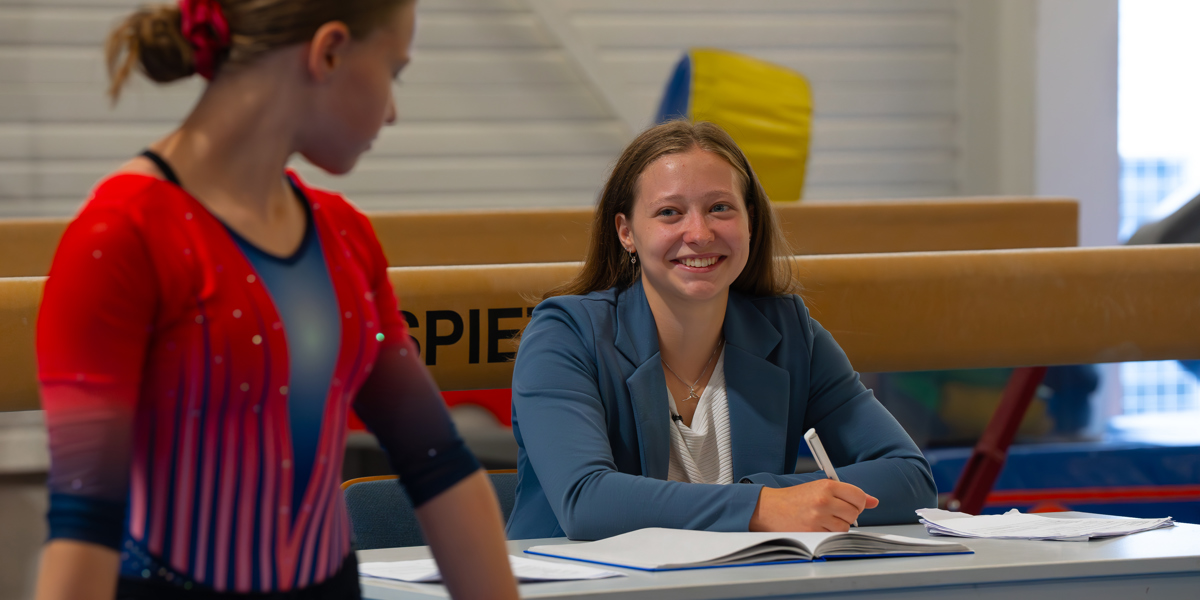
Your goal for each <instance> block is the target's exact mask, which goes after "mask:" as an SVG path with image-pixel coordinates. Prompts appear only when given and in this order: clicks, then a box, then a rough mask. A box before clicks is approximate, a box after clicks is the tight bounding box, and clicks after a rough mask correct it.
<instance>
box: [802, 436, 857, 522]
mask: <svg viewBox="0 0 1200 600" xmlns="http://www.w3.org/2000/svg"><path fill="white" fill-rule="evenodd" d="M804 443H806V444H808V450H809V452H812V455H813V458H814V459H816V461H817V466H818V467H820V468H821V470H822V471H825V476H826V477H828V478H830V479H832V480H834V481H841V479H838V476H837V471H834V470H833V462H832V461H830V460H829V455H828V454H825V446H822V445H821V438H819V437H817V430H816V429H809V430H808V432H806V433H805V434H804ZM854 526H855V527H858V519H855V520H854Z"/></svg>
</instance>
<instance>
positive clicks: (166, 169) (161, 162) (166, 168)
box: [142, 148, 183, 187]
mask: <svg viewBox="0 0 1200 600" xmlns="http://www.w3.org/2000/svg"><path fill="white" fill-rule="evenodd" d="M142 156H145V157H146V158H148V159H150V162H153V163H154V165H155V166H157V167H158V170H159V171H162V174H163V177H166V178H167V181H170V182H171V183H173V184H175V185H177V186H179V187H183V184H182V183H179V177H178V176H177V175H175V169H172V168H171V165H169V164H167V161H166V159H164V158H163V157H161V156H159V155H158V153H157V152H155V151H153V150H150V149H149V148H147V149H145V150H142Z"/></svg>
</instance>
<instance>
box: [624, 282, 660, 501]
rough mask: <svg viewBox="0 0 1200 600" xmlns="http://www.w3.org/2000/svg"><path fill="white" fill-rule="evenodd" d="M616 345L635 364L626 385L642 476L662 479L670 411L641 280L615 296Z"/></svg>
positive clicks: (651, 315) (655, 331)
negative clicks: (634, 419)
mask: <svg viewBox="0 0 1200 600" xmlns="http://www.w3.org/2000/svg"><path fill="white" fill-rule="evenodd" d="M615 345H616V347H617V350H618V351H620V352H621V354H623V355H624V356H625V358H627V359H628V360H629V362H630V363H632V364H633V365H634V366H635V367H636V369H635V370H634V372H633V374H632V375H630V376H629V378H628V379H626V380H625V384H626V386H628V390H629V399H630V402H631V403H632V404H633V413H634V417H635V418H636V420H637V435H638V445H639V447H640V449H641V459H642V475H645V476H646V477H653V478H655V479H664V480H665V479H666V478H667V470H668V467H669V465H670V460H671V454H670V452H671V450H670V448H671V430H670V426H671V418H670V412H671V411H670V408H669V407H668V404H667V380H666V378H665V376H664V375H663V368H662V360H661V359H660V357H659V351H658V328H657V327H656V326H655V324H654V314H653V313H651V312H650V304H649V303H647V302H646V292H645V290H643V289H642V283H641V282H640V281H639V282H637V283H635V284H633V285H632V286H630V287H629V289H627V290H625V291H623V292H621V293H619V294H618V295H617V335H616V342H615Z"/></svg>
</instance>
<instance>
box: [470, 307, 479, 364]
mask: <svg viewBox="0 0 1200 600" xmlns="http://www.w3.org/2000/svg"><path fill="white" fill-rule="evenodd" d="M467 364H472V365H477V364H479V309H478V308H472V309H471V310H469V311H467Z"/></svg>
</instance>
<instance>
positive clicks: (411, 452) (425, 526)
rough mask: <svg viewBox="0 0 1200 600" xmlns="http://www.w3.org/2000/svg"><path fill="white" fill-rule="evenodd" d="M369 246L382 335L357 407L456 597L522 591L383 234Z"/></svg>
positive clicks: (496, 512) (492, 502)
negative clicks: (415, 329) (426, 358)
mask: <svg viewBox="0 0 1200 600" xmlns="http://www.w3.org/2000/svg"><path fill="white" fill-rule="evenodd" d="M360 221H361V223H362V227H363V229H364V235H370V236H372V237H373V235H374V234H373V232H372V231H371V230H370V226H369V225H366V224H365V218H362V219H360ZM371 250H372V255H373V257H374V263H375V268H373V269H372V273H373V276H374V278H373V281H372V287H373V289H374V298H375V302H376V307H377V309H378V310H379V315H380V320H381V325H382V329H383V334H384V340H383V344H382V347H381V348H380V349H379V355H378V357H377V358H376V360H375V364H374V367H373V368H372V370H371V375H370V376H369V377H368V378H367V381H366V382H365V383H364V384H363V387H362V389H360V390H359V392H358V395H357V396H356V397H355V401H354V410H355V412H357V413H358V416H359V417H360V418H361V419H362V420H363V423H364V424H366V426H367V428H368V429H370V430H371V432H372V433H374V434H375V436H376V437H377V438H378V439H379V444H380V446H382V447H383V449H384V451H386V452H387V454H388V459H389V460H390V462H391V464H392V468H393V469H394V470H395V472H396V473H397V474H398V475H399V476H400V481H401V482H402V483H403V484H404V490H405V492H407V493H408V495H409V498H410V499H411V500H412V504H413V506H414V507H416V514H417V520H418V522H420V524H421V530H422V532H423V533H424V534H425V539H426V540H427V541H428V542H429V546H430V549H431V550H432V551H433V556H434V559H435V560H436V561H437V564H438V568H439V569H440V570H441V572H442V575H443V579H444V581H445V582H446V587H448V588H449V589H450V593H451V596H453V597H454V598H517V587H516V582H515V581H514V579H513V576H512V571H511V569H510V567H509V563H508V551H507V548H506V547H505V540H504V525H503V521H502V519H501V517H500V505H499V503H498V502H497V501H496V493H495V491H494V490H493V489H492V485H491V481H490V480H489V479H488V476H487V473H485V472H484V471H483V470H481V469H480V466H479V462H478V461H476V460H475V457H474V456H473V455H472V454H471V452H470V451H469V450H468V449H467V447H466V445H465V444H463V441H462V439H461V438H460V437H459V436H458V431H457V430H456V429H455V427H454V422H453V421H451V420H450V414H449V413H448V412H447V410H446V405H445V403H443V401H442V396H441V393H440V392H439V391H438V388H437V384H436V383H434V381H433V378H432V377H431V376H430V375H429V371H428V370H426V369H425V365H424V364H422V363H421V359H420V355H419V352H418V351H417V348H416V345H415V344H414V343H413V341H412V339H411V338H410V337H409V336H408V331H407V328H406V327H405V325H404V322H403V321H402V320H401V319H400V310H399V305H398V303H397V301H396V296H395V293H394V292H393V291H392V286H391V284H390V283H389V282H388V280H387V261H386V259H385V258H384V257H383V252H382V250H380V249H379V244H378V242H377V241H376V242H375V243H374V244H373V245H372V247H371Z"/></svg>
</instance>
